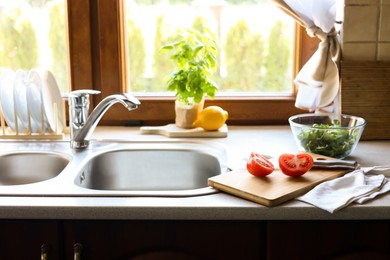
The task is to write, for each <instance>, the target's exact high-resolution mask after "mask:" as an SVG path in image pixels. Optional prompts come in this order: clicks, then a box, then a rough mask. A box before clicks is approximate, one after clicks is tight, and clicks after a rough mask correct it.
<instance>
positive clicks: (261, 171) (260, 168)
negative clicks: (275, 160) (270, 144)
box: [246, 152, 275, 177]
mask: <svg viewBox="0 0 390 260" xmlns="http://www.w3.org/2000/svg"><path fill="white" fill-rule="evenodd" d="M246 168H247V170H248V172H249V173H251V174H252V175H254V176H256V177H262V176H267V175H268V174H270V173H272V172H273V171H274V169H275V167H274V165H273V164H272V163H271V162H270V161H269V160H268V159H267V158H266V157H265V156H263V155H261V154H259V153H256V152H252V153H251V156H250V158H249V160H248V162H247V163H246Z"/></svg>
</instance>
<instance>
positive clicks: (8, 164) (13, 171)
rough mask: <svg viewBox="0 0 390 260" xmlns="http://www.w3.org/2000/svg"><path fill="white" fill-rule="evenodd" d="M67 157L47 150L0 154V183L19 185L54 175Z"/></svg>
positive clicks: (63, 165) (59, 170)
mask: <svg viewBox="0 0 390 260" xmlns="http://www.w3.org/2000/svg"><path fill="white" fill-rule="evenodd" d="M68 163H69V158H66V157H64V156H62V155H60V154H55V153H49V152H18V153H8V154H3V155H0V172H1V174H0V185H20V184H29V183H35V182H40V181H45V180H48V179H51V178H54V177H56V176H57V175H58V174H60V173H61V172H62V171H63V170H64V168H65V167H66V166H67V165H68Z"/></svg>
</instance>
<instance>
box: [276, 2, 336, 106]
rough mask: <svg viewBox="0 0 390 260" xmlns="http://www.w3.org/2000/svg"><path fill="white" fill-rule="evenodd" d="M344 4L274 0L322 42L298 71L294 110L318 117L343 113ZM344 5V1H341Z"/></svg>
mask: <svg viewBox="0 0 390 260" xmlns="http://www.w3.org/2000/svg"><path fill="white" fill-rule="evenodd" d="M340 1H342V0H273V2H275V3H276V4H277V5H278V6H279V7H280V8H281V9H282V10H283V11H285V12H286V13H287V14H288V15H290V16H292V17H293V18H294V19H295V20H296V21H297V22H298V23H299V24H300V25H302V26H304V27H305V28H306V31H307V33H308V35H309V36H311V37H317V38H319V39H320V41H321V42H320V44H319V46H318V50H317V51H316V52H315V53H314V54H313V56H312V57H311V58H310V59H309V61H308V62H307V63H306V64H305V65H304V66H303V68H302V69H301V70H300V71H299V73H298V75H297V77H296V78H295V80H294V83H295V84H296V86H297V87H298V94H297V98H296V102H295V106H296V107H298V108H301V109H304V110H308V111H310V112H316V113H341V111H340V105H339V91H340V79H339V61H340V58H341V48H340V40H339V37H338V32H337V30H336V16H337V15H338V14H337V7H339V6H340ZM342 2H343V1H342Z"/></svg>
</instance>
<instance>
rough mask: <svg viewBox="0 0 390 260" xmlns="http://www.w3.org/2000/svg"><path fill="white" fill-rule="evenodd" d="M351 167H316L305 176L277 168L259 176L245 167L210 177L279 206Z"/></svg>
mask: <svg viewBox="0 0 390 260" xmlns="http://www.w3.org/2000/svg"><path fill="white" fill-rule="evenodd" d="M350 171H351V170H346V169H332V170H330V169H329V170H327V169H312V170H310V171H309V172H307V173H306V174H305V175H303V176H301V177H289V176H286V175H284V174H283V173H282V172H281V171H280V170H279V169H275V171H274V172H273V173H271V174H270V175H268V176H266V177H261V178H259V177H255V176H253V175H252V174H250V173H249V172H248V171H247V170H246V169H241V170H234V171H232V172H229V173H225V174H221V175H217V176H214V177H212V178H209V179H208V185H209V186H212V187H214V188H216V189H218V190H221V191H224V192H226V193H230V194H232V195H235V196H238V197H241V198H243V199H247V200H250V201H253V202H257V203H259V204H262V205H265V206H276V205H278V204H281V203H283V202H285V201H288V200H291V199H294V198H296V197H298V196H301V195H303V194H305V193H306V192H308V191H309V190H311V189H312V188H314V187H315V186H316V185H318V184H320V183H321V182H324V181H327V180H331V179H335V178H337V177H340V176H342V175H344V174H345V173H347V172H350Z"/></svg>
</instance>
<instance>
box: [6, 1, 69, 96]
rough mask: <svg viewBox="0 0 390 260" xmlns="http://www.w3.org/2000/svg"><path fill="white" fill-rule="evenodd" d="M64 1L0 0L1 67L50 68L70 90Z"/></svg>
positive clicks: (65, 88) (15, 68)
mask: <svg viewBox="0 0 390 260" xmlns="http://www.w3.org/2000/svg"><path fill="white" fill-rule="evenodd" d="M64 1H65V0H12V1H10V0H0V70H2V69H4V68H11V69H13V70H17V69H24V70H30V69H35V68H43V69H48V70H50V71H51V72H52V73H53V74H54V76H55V78H56V80H57V83H58V85H59V87H60V88H61V91H63V92H66V91H68V88H67V86H68V84H67V80H68V77H67V75H68V73H67V71H68V63H67V37H66V23H65V21H66V19H65V17H66V16H65V2H64Z"/></svg>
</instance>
